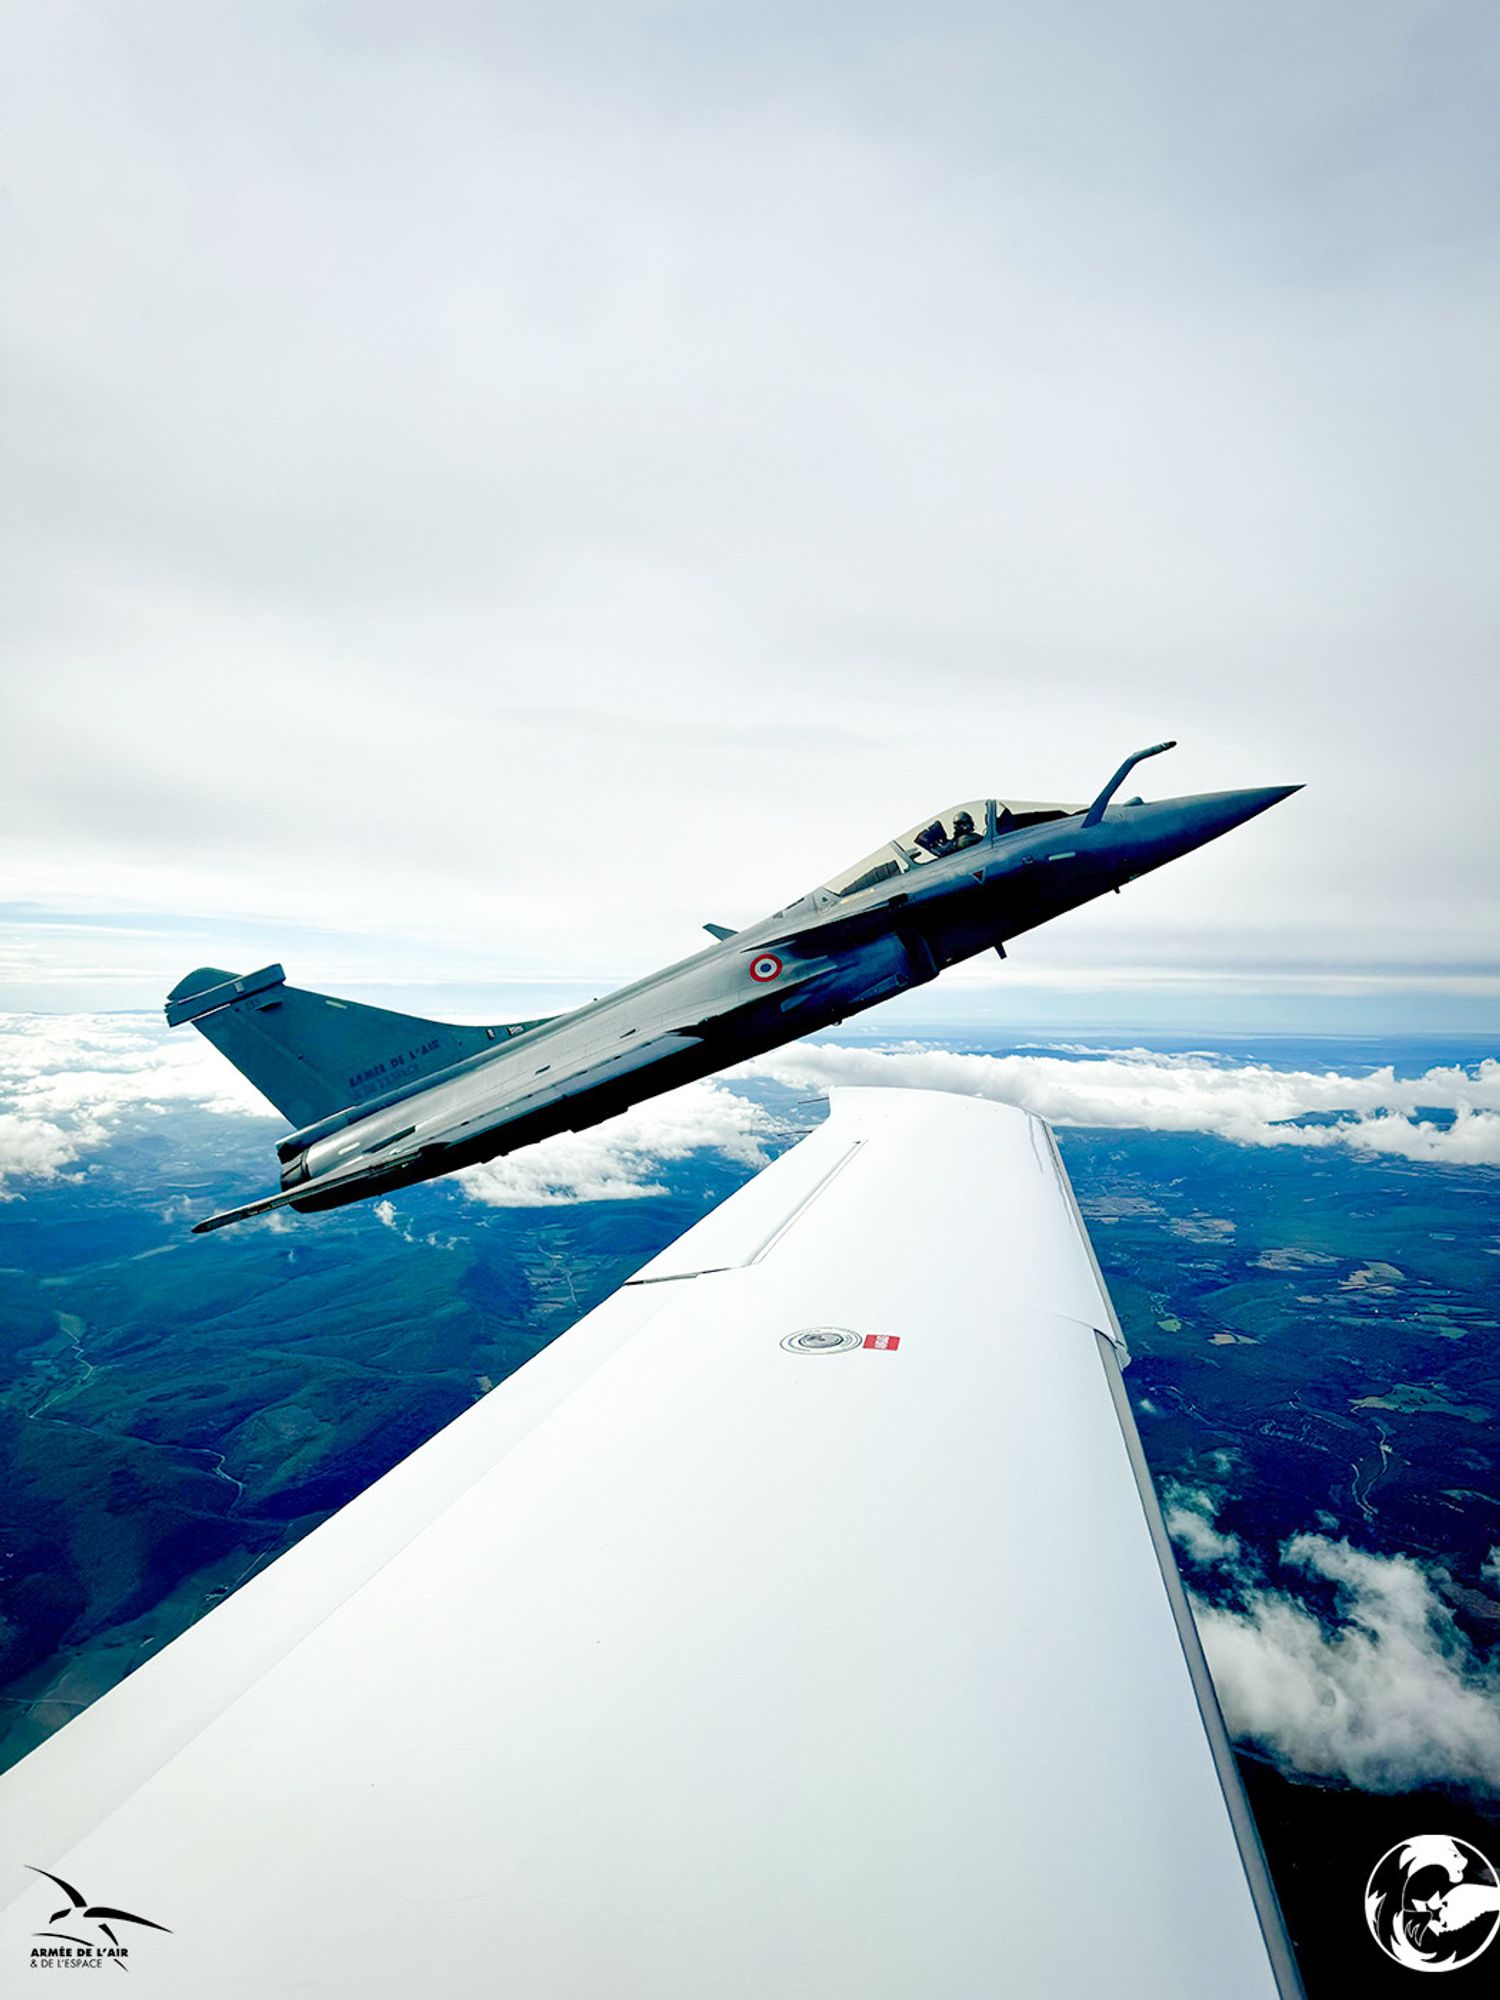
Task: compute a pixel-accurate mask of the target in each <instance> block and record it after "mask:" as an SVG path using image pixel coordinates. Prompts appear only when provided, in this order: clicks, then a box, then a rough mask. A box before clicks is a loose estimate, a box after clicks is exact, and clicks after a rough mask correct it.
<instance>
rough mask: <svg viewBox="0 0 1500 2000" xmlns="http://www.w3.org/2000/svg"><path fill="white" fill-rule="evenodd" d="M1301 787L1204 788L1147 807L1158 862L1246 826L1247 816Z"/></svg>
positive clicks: (1173, 857) (1278, 802)
mask: <svg viewBox="0 0 1500 2000" xmlns="http://www.w3.org/2000/svg"><path fill="white" fill-rule="evenodd" d="M1301 789H1302V787H1301V786H1300V785H1261V786H1257V787H1255V788H1254V789H1252V790H1250V791H1244V792H1203V793H1200V794H1199V795H1198V796H1197V797H1196V798H1186V799H1163V800H1162V801H1161V802H1160V804H1159V805H1157V806H1155V807H1148V808H1147V809H1146V810H1147V811H1149V812H1151V813H1152V815H1153V822H1154V823H1153V825H1152V827H1151V836H1152V846H1153V848H1154V849H1155V850H1156V853H1157V856H1158V861H1157V863H1156V864H1154V865H1159V862H1160V861H1168V860H1173V859H1175V858H1176V856H1178V855H1179V854H1190V853H1191V852H1192V850H1193V849H1194V848H1195V847H1202V846H1203V845H1204V843H1205V842H1206V841H1210V840H1217V839H1218V837H1219V835H1220V834H1221V833H1229V832H1230V831H1231V830H1232V829H1233V828H1234V827H1237V826H1243V825H1244V823H1245V821H1246V820H1247V819H1254V818H1255V816H1256V814H1257V813H1263V812H1268V811H1269V810H1270V808H1271V807H1272V806H1275V805H1280V803H1281V801H1282V800H1283V799H1289V798H1290V797H1291V795H1292V793H1293V792H1300V791H1301Z"/></svg>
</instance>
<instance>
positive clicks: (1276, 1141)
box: [730, 1043, 1500, 1165]
mask: <svg viewBox="0 0 1500 2000" xmlns="http://www.w3.org/2000/svg"><path fill="white" fill-rule="evenodd" d="M730 1074H731V1075H734V1074H754V1075H759V1076H771V1077H774V1078H776V1079H777V1080H778V1081H779V1082H782V1083H786V1084H790V1085H793V1086H795V1087H802V1088H805V1087H809V1086H811V1087H814V1088H823V1089H826V1088H827V1087H829V1086H830V1085H834V1084H877V1085H889V1086H894V1087H897V1088H905V1089H913V1090H953V1091H960V1092H962V1093H964V1094H965V1095H967V1096H972V1097H988V1098H994V1099H997V1100H998V1101H999V1102H1001V1103H1005V1104H1019V1105H1021V1106H1022V1107H1023V1108H1024V1109H1026V1110H1028V1111H1034V1112H1036V1113H1037V1114H1038V1115H1039V1116H1040V1117H1043V1118H1046V1119H1048V1120H1050V1121H1051V1122H1052V1123H1054V1124H1057V1125H1093V1126H1115V1127H1120V1128H1135V1129H1140V1130H1146V1131H1154V1132H1211V1133H1216V1134H1217V1135H1218V1136H1219V1137H1220V1138H1224V1139H1233V1140H1236V1141H1238V1142H1239V1143H1240V1144H1241V1145H1246V1146H1318V1147H1337V1148H1347V1149H1351V1150H1353V1151H1356V1152H1368V1153H1386V1154H1393V1155H1396V1156H1398V1157H1400V1158H1403V1159H1409V1160H1428V1161H1442V1162H1448V1163H1461V1164H1471V1165H1472V1164H1489V1165H1497V1164H1500V1062H1497V1061H1495V1060H1494V1059H1493V1058H1486V1059H1485V1060H1484V1061H1483V1062H1480V1063H1478V1064H1476V1065H1475V1066H1474V1067H1472V1068H1465V1067H1464V1066H1462V1065H1460V1064H1453V1065H1447V1066H1441V1067H1438V1068H1433V1069H1429V1070H1427V1071H1426V1072H1425V1074H1423V1075H1421V1076H1417V1077H1397V1076H1396V1074H1395V1072H1394V1070H1392V1069H1391V1068H1389V1067H1385V1068H1381V1069H1377V1070H1374V1071H1372V1072H1371V1073H1370V1074H1369V1075H1366V1076H1353V1075H1349V1074H1346V1073H1341V1072H1339V1071H1337V1070H1331V1069H1330V1070H1279V1069H1272V1068H1271V1067H1270V1066H1269V1065H1268V1064H1265V1063H1236V1062H1231V1061H1229V1060H1228V1059H1227V1058H1223V1057H1213V1056H1209V1055H1206V1054H1204V1055H1158V1054H1154V1053H1153V1052H1152V1051H1150V1050H1146V1049H1132V1050H1128V1051H1126V1052H1124V1053H1123V1054H1115V1053H1111V1054H1109V1055H1102V1054H1101V1055H1092V1056H1089V1057H1086V1058H1084V1059H1082V1060H1067V1059H1065V1058H1063V1057H1061V1056H1044V1055H1012V1056H987V1055H966V1054H962V1053H960V1052H958V1051H956V1050H951V1049H934V1048H927V1047H922V1046H919V1045H909V1046H904V1047H896V1048H886V1049H880V1048H851V1047H847V1046H843V1045H840V1044H838V1043H799V1044H797V1045H795V1046H793V1047H791V1048H787V1049H780V1050H777V1051H776V1052H775V1053H773V1054H771V1055H768V1056H762V1057H758V1058H757V1059H756V1061H755V1062H754V1063H751V1064H747V1065H746V1066H745V1069H744V1070H743V1071H740V1072H730ZM1424 1110H1436V1111H1442V1112H1448V1113H1451V1114H1452V1117H1451V1122H1450V1121H1448V1120H1445V1121H1444V1122H1442V1123H1438V1122H1435V1121H1433V1120H1432V1119H1429V1118H1423V1117H1420V1116H1419V1115H1418V1113H1419V1111H1424ZM1328 1114H1334V1115H1335V1116H1336V1118H1337V1121H1338V1122H1336V1123H1331V1124H1307V1123H1302V1122H1299V1121H1302V1120H1305V1119H1307V1118H1309V1117H1315V1116H1327V1115H1328Z"/></svg>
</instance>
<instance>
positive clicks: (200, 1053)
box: [0, 1014, 270, 1194]
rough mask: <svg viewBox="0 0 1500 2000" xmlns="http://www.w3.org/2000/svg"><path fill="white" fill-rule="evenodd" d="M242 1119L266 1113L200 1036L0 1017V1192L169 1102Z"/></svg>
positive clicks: (75, 1017) (67, 1019)
mask: <svg viewBox="0 0 1500 2000" xmlns="http://www.w3.org/2000/svg"><path fill="white" fill-rule="evenodd" d="M184 1103H190V1104H196V1105H200V1106H202V1107H203V1108H204V1109H205V1110H209V1111H216V1112H221V1113H224V1114H225V1115H241V1116H250V1117H266V1116H269V1115H270V1107H269V1105H267V1103H266V1102H265V1099H264V1098H262V1097H261V1096H260V1094H259V1093H258V1092H257V1091H255V1090H253V1089H252V1088H251V1086H250V1085H249V1084H248V1083H247V1082H246V1081H245V1079H244V1078H243V1077H242V1076H241V1075H240V1074H239V1072H238V1071H237V1070H235V1069H233V1068H232V1067H231V1066H230V1065H229V1064H228V1063H226V1062H225V1061H224V1059H223V1057H222V1056H220V1055H218V1054H217V1052H216V1051H215V1050H213V1049H211V1048H210V1047H209V1046H208V1044H207V1043H206V1042H204V1041H203V1040H202V1039H201V1037H199V1036H198V1035H196V1034H193V1035H176V1036H173V1035H171V1034H170V1033H169V1031H168V1029H167V1028H166V1026H165V1025H164V1024H163V1023H161V1022H158V1021H153V1020H151V1019H150V1018H149V1017H141V1016H138V1015H118V1014H4V1015H0V1190H3V1191H4V1192H5V1193H7V1194H14V1193H15V1192H16V1190H15V1189H14V1188H13V1187H6V1185H5V1184H6V1182H7V1181H24V1180H27V1179H31V1180H50V1179H55V1178H56V1176H57V1175H58V1174H60V1173H61V1172H62V1171H63V1170H64V1169H65V1168H67V1167H69V1166H71V1165H72V1164H73V1163H74V1162H75V1161H77V1160H78V1159H80V1158H82V1157H83V1156H85V1155H87V1154H89V1153H93V1152H96V1151H97V1150H98V1149H99V1148H100V1147H101V1146H103V1145H105V1144H107V1143H108V1142H109V1140H110V1139H111V1138H113V1137H115V1136H116V1135H117V1134H118V1133H119V1132H120V1131H122V1130H123V1129H124V1128H125V1127H126V1126H128V1125H138V1124H140V1123H142V1122H145V1121H146V1120H148V1119H150V1118H152V1117H155V1116H158V1115H159V1114H160V1113H161V1112H163V1111H164V1110H166V1109H167V1108H168V1107H169V1106H171V1105H174V1104H184Z"/></svg>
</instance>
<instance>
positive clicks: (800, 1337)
mask: <svg viewBox="0 0 1500 2000" xmlns="http://www.w3.org/2000/svg"><path fill="white" fill-rule="evenodd" d="M781 1344H782V1346H783V1347H784V1348H785V1349H786V1351H787V1353H788V1354H847V1353H848V1352H849V1349H850V1348H851V1347H863V1346H864V1341H863V1340H862V1339H861V1337H860V1336H859V1334H857V1333H851V1332H850V1331H849V1329H848V1327H847V1326H804V1327H803V1328H802V1330H801V1332H800V1333H789V1334H788V1335H787V1337H786V1339H785V1340H784V1341H782V1343H781Z"/></svg>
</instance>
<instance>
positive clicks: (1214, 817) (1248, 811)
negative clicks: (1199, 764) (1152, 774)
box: [1186, 785, 1302, 840]
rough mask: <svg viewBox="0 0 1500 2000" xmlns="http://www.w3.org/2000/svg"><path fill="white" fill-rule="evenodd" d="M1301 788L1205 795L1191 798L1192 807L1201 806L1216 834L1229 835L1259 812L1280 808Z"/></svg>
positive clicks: (1269, 787)
mask: <svg viewBox="0 0 1500 2000" xmlns="http://www.w3.org/2000/svg"><path fill="white" fill-rule="evenodd" d="M1301 789H1302V787H1301V786H1300V785H1258V786H1255V787H1253V788H1252V789H1251V790H1249V791H1244V792H1206V793H1205V794H1204V795H1203V797H1202V798H1201V799H1188V800H1187V801H1186V803H1187V804H1188V805H1190V806H1202V807H1204V808H1205V811H1204V815H1203V818H1204V822H1205V824H1206V825H1211V826H1212V829H1213V831H1212V833H1207V834H1205V836H1204V837H1205V839H1210V840H1211V839H1212V838H1213V835H1214V834H1218V833H1228V831H1229V829H1230V828H1231V827H1232V826H1243V825H1244V823H1245V821H1246V820H1247V819H1254V818H1255V815H1256V814H1257V813H1263V812H1268V811H1269V810H1270V808H1271V807H1272V806H1279V805H1280V804H1281V801H1282V800H1283V799H1289V798H1290V797H1291V796H1292V793H1293V792H1300V791H1301Z"/></svg>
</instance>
